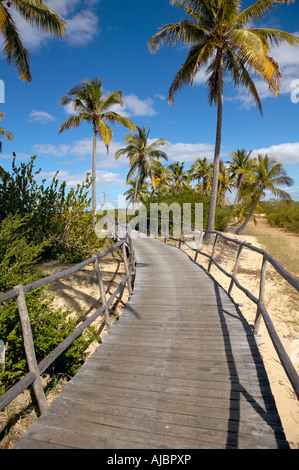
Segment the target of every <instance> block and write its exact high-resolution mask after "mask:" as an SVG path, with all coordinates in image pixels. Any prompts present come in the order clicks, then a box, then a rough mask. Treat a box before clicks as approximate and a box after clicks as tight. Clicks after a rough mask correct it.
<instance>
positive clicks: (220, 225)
mask: <svg viewBox="0 0 299 470" xmlns="http://www.w3.org/2000/svg"><path fill="white" fill-rule="evenodd" d="M150 203H158V204H161V203H166V204H167V205H171V204H173V203H178V204H179V205H180V206H181V214H183V204H186V203H190V204H191V225H194V224H195V204H196V203H201V204H203V228H204V229H205V228H206V227H207V223H208V216H209V203H210V198H209V197H208V196H204V195H203V194H202V193H199V192H197V191H196V190H195V189H186V190H183V191H180V192H179V193H173V194H171V195H166V196H156V197H154V198H153V199H152V200H151V201H150V202H148V203H146V204H145V206H146V208H147V212H148V217H149V215H150ZM230 217H231V208H230V207H225V208H222V207H218V208H217V209H216V217H215V230H220V231H223V230H225V229H226V227H227V224H228V223H229V221H230ZM170 220H172V214H171V212H170Z"/></svg>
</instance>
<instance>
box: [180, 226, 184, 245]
mask: <svg viewBox="0 0 299 470" xmlns="http://www.w3.org/2000/svg"><path fill="white" fill-rule="evenodd" d="M183 230H184V222H181V234H180V242H179V249H181V245H182V238H183Z"/></svg>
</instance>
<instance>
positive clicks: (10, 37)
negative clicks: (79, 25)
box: [0, 0, 65, 82]
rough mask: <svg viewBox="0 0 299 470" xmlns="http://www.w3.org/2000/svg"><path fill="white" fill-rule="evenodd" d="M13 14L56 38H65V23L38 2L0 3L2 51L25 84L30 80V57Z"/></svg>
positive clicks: (18, 0)
mask: <svg viewBox="0 0 299 470" xmlns="http://www.w3.org/2000/svg"><path fill="white" fill-rule="evenodd" d="M14 12H17V13H18V14H19V15H20V16H21V17H22V18H24V19H25V20H26V21H28V22H29V23H30V24H31V25H32V26H35V27H37V28H39V29H42V30H43V31H45V32H47V33H50V34H53V35H54V36H57V37H63V38H64V37H65V32H64V29H65V22H64V21H63V20H61V19H60V18H59V16H58V15H56V13H54V11H52V10H51V9H50V8H49V7H48V6H47V5H45V4H44V3H43V2H41V1H39V0H9V1H1V2H0V32H1V33H2V35H3V50H4V54H5V56H6V58H7V60H8V63H11V62H12V63H13V64H14V65H15V67H16V68H17V70H18V72H19V77H20V78H21V79H22V80H24V81H25V82H30V81H31V80H32V77H31V71H30V56H29V53H28V51H27V50H26V48H25V47H24V45H23V43H22V40H21V38H20V36H19V33H18V31H17V26H16V22H15V19H14Z"/></svg>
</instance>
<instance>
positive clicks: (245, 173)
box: [228, 149, 254, 208]
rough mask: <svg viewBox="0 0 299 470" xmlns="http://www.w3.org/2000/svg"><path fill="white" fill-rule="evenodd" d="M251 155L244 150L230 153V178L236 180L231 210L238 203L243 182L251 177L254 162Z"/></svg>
mask: <svg viewBox="0 0 299 470" xmlns="http://www.w3.org/2000/svg"><path fill="white" fill-rule="evenodd" d="M251 153H252V150H250V152H247V151H246V150H245V149H242V150H240V149H237V150H236V151H235V152H231V153H230V155H231V157H232V161H231V162H228V163H230V171H231V176H232V178H235V179H236V188H237V192H236V196H235V200H234V204H233V208H234V207H235V205H236V204H237V203H238V201H239V197H240V191H241V188H242V185H243V182H244V180H246V178H249V177H250V176H251V175H252V172H253V168H254V160H253V159H252V158H251Z"/></svg>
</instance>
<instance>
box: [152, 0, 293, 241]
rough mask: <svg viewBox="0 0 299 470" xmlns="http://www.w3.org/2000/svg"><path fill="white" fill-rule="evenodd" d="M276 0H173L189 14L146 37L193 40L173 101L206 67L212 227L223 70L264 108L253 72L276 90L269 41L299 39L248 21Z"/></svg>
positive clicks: (173, 87)
mask: <svg viewBox="0 0 299 470" xmlns="http://www.w3.org/2000/svg"><path fill="white" fill-rule="evenodd" d="M277 2H278V3H283V2H284V0H258V1H257V2H256V3H254V4H253V5H251V6H249V7H248V8H246V9H245V10H243V11H240V9H241V0H170V3H171V4H172V5H174V6H175V7H178V8H183V9H184V10H185V12H186V14H187V15H188V17H189V18H188V19H186V20H184V21H180V22H178V23H174V24H169V25H166V26H163V27H162V28H161V29H160V31H159V32H158V33H156V34H155V35H154V36H153V37H152V38H151V39H150V40H149V43H148V45H149V49H150V51H151V52H155V51H156V50H157V49H158V48H159V47H160V46H161V45H163V44H165V43H166V44H167V45H176V44H178V43H179V42H183V43H184V44H189V45H190V46H191V47H190V49H189V52H188V55H187V58H186V60H185V62H184V63H183V65H182V66H181V68H180V70H179V71H178V72H177V74H176V76H175V78H174V80H173V82H172V84H171V86H170V89H169V95H168V100H169V103H170V104H172V103H173V101H174V95H175V93H176V92H177V91H178V90H180V89H181V88H182V87H183V85H185V84H191V85H193V83H194V78H195V75H196V73H197V72H198V71H199V70H200V69H202V68H204V67H207V70H206V73H207V76H208V78H207V82H206V83H207V86H208V90H209V103H210V105H212V104H213V103H214V104H215V105H217V127H216V139H215V151H214V167H213V181H212V192H211V199H210V207H209V217H208V224H207V230H209V231H212V230H214V224H215V211H216V201H217V185H218V173H219V158H220V147H221V136H222V113H223V85H224V77H225V74H226V73H227V72H229V73H230V74H231V76H232V81H233V83H234V84H235V85H237V86H239V85H240V84H242V85H243V86H245V88H247V89H248V91H249V93H250V94H251V95H252V97H253V99H254V101H255V103H256V104H257V106H258V109H259V111H260V112H261V113H262V106H261V102H260V98H259V95H258V92H257V90H256V87H255V84H254V81H253V79H252V78H251V76H250V73H249V72H253V73H256V74H257V75H259V76H260V77H262V78H263V79H264V80H265V81H266V82H267V83H268V86H269V89H270V90H271V91H272V92H273V93H274V94H276V96H277V95H278V92H279V84H280V79H281V72H280V69H279V66H278V64H277V63H276V62H275V61H274V60H273V58H272V57H270V56H269V51H270V46H271V45H272V44H275V45H277V44H279V43H280V42H282V41H286V42H288V43H289V44H290V45H295V44H296V45H298V44H299V38H297V37H295V36H293V35H292V34H289V33H286V32H284V31H279V30H274V29H269V28H250V26H249V25H250V22H252V21H255V20H261V19H262V18H263V17H264V16H265V14H266V12H267V11H268V10H270V9H271V8H273V7H274V6H275V5H274V4H275V3H277ZM205 240H206V241H207V242H210V241H211V240H212V236H211V235H210V234H207V235H206V237H205Z"/></svg>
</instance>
